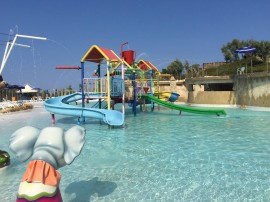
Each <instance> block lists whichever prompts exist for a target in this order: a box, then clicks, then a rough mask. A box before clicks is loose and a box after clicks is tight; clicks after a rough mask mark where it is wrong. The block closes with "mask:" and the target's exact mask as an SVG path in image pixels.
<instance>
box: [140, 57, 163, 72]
mask: <svg viewBox="0 0 270 202" xmlns="http://www.w3.org/2000/svg"><path fill="white" fill-rule="evenodd" d="M138 63H139V66H141V65H142V66H144V65H145V66H146V67H148V68H149V69H152V70H154V71H157V72H159V71H158V68H156V67H155V66H154V65H153V64H152V63H151V62H149V61H145V60H140V61H139V62H138Z"/></svg>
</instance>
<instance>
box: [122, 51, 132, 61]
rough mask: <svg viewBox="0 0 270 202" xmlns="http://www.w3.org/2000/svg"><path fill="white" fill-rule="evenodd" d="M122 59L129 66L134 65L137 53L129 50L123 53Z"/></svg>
mask: <svg viewBox="0 0 270 202" xmlns="http://www.w3.org/2000/svg"><path fill="white" fill-rule="evenodd" d="M122 57H123V58H124V60H125V61H126V62H127V63H128V64H129V65H132V64H133V62H134V60H135V51H133V50H127V51H123V52H122Z"/></svg>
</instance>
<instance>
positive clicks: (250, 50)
mask: <svg viewBox="0 0 270 202" xmlns="http://www.w3.org/2000/svg"><path fill="white" fill-rule="evenodd" d="M256 51H257V49H256V48H254V47H243V48H238V49H236V50H235V52H236V53H242V54H246V53H248V54H252V53H255V52H256ZM246 66H247V64H246ZM250 68H251V73H252V72H253V68H252V57H250ZM246 71H247V69H246Z"/></svg>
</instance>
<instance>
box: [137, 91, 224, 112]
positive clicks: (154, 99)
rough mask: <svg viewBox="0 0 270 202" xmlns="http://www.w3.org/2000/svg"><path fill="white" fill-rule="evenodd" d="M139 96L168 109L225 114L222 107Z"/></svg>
mask: <svg viewBox="0 0 270 202" xmlns="http://www.w3.org/2000/svg"><path fill="white" fill-rule="evenodd" d="M141 98H142V99H147V100H151V101H153V102H155V103H157V104H159V105H162V106H164V107H167V108H170V109H174V110H178V111H181V112H182V111H183V112H188V113H193V114H208V115H217V116H219V115H226V112H225V111H224V110H223V109H208V108H198V107H189V106H183V105H176V104H173V103H171V102H167V101H162V100H160V99H158V98H156V97H154V96H151V95H142V96H141Z"/></svg>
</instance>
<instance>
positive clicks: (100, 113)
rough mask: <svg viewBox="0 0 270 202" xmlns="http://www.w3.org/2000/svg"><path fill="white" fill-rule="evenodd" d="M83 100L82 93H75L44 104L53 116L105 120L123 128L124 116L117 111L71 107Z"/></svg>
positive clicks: (49, 100) (52, 99)
mask: <svg viewBox="0 0 270 202" xmlns="http://www.w3.org/2000/svg"><path fill="white" fill-rule="evenodd" d="M80 99H82V94H81V93H74V94H70V95H66V96H59V97H55V98H51V99H48V100H46V101H45V102H44V106H45V109H46V110H47V111H48V112H51V113H53V114H61V115H67V116H76V117H91V118H97V119H101V120H103V121H104V122H105V123H107V124H109V125H112V126H121V125H123V123H124V115H123V114H122V113H121V112H119V111H116V110H106V109H96V108H87V107H79V106H76V105H70V104H69V103H70V102H75V101H77V100H80Z"/></svg>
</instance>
